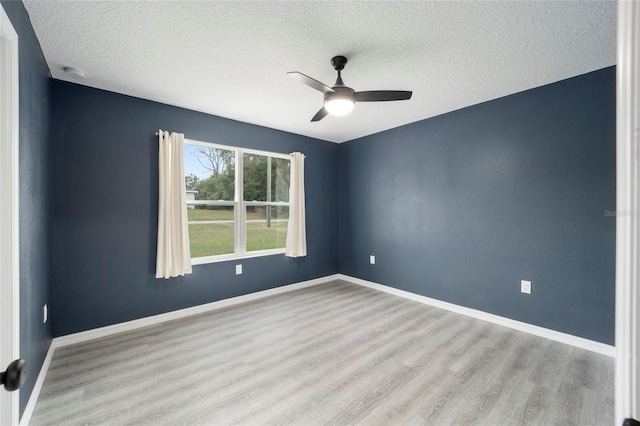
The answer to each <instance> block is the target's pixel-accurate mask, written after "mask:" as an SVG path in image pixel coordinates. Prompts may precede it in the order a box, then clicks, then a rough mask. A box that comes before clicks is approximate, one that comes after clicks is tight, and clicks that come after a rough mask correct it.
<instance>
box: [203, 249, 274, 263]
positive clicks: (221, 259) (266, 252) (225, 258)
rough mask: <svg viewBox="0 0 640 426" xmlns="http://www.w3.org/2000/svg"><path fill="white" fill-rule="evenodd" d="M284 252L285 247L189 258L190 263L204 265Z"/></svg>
mask: <svg viewBox="0 0 640 426" xmlns="http://www.w3.org/2000/svg"><path fill="white" fill-rule="evenodd" d="M277 254H285V249H274V250H261V251H255V252H251V253H244V254H224V255H220V256H207V257H196V258H193V259H191V265H192V266H195V265H206V264H208V263H218V262H228V261H232V260H242V259H250V258H252V257H262V256H273V255H277Z"/></svg>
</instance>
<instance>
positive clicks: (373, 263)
mask: <svg viewBox="0 0 640 426" xmlns="http://www.w3.org/2000/svg"><path fill="white" fill-rule="evenodd" d="M369 263H370V264H372V265H375V264H376V257H375V256H373V255H371V256H369Z"/></svg>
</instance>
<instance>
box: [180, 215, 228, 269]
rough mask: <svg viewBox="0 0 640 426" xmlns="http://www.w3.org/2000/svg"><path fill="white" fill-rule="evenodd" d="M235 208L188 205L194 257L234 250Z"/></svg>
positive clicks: (191, 246) (226, 252)
mask: <svg viewBox="0 0 640 426" xmlns="http://www.w3.org/2000/svg"><path fill="white" fill-rule="evenodd" d="M192 207H195V208H192ZM233 209H234V208H233V206H187V217H188V219H189V246H190V248H191V257H192V258H196V257H204V256H216V255H220V254H232V253H233V252H234V237H233V236H234V224H233Z"/></svg>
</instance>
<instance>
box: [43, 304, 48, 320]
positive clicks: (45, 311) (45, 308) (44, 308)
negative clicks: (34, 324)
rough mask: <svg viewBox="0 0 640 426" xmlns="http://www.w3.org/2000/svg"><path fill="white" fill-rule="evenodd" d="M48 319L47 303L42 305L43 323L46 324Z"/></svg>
mask: <svg viewBox="0 0 640 426" xmlns="http://www.w3.org/2000/svg"><path fill="white" fill-rule="evenodd" d="M48 319H49V308H48V307H47V304H46V303H45V304H44V306H43V307H42V323H43V324H46V323H47V320H48Z"/></svg>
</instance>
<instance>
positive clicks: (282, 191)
mask: <svg viewBox="0 0 640 426" xmlns="http://www.w3.org/2000/svg"><path fill="white" fill-rule="evenodd" d="M243 167H244V170H243V175H242V176H243V180H244V200H245V201H285V202H288V201H289V167H290V161H289V160H287V159H284V158H274V157H267V156H264V155H256V154H250V153H245V154H244V156H243ZM269 197H270V198H269Z"/></svg>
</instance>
